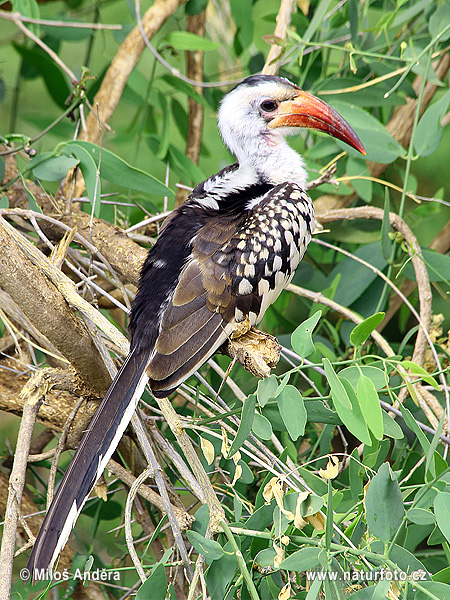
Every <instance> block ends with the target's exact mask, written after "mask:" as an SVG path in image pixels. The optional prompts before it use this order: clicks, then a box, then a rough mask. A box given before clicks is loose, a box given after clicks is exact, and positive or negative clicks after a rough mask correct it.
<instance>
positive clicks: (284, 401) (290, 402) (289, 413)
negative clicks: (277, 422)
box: [277, 385, 306, 442]
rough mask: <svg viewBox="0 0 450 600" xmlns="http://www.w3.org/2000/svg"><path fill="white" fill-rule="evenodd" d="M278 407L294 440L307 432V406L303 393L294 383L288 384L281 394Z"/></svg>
mask: <svg viewBox="0 0 450 600" xmlns="http://www.w3.org/2000/svg"><path fill="white" fill-rule="evenodd" d="M277 401H278V409H279V411H280V414H281V418H282V419H283V423H284V424H285V426H286V430H287V432H288V433H289V436H290V437H291V439H292V440H294V442H295V441H296V440H298V438H299V437H300V436H301V435H303V434H304V433H305V425H306V408H305V404H304V402H303V398H302V395H301V394H300V392H299V391H298V389H297V388H296V387H294V386H293V385H287V386H286V387H285V388H284V390H283V391H282V392H281V394H279V396H278V398H277Z"/></svg>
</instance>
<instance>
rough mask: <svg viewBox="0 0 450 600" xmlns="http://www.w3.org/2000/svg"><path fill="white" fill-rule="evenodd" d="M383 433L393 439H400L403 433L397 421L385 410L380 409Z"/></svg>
mask: <svg viewBox="0 0 450 600" xmlns="http://www.w3.org/2000/svg"><path fill="white" fill-rule="evenodd" d="M382 415H383V429H384V435H387V436H388V437H391V438H393V439H394V440H402V439H403V438H404V433H403V431H402V428H401V427H400V425H399V424H398V423H396V422H395V421H394V419H393V418H392V417H390V416H389V415H388V414H387V412H386V411H384V410H383V411H382Z"/></svg>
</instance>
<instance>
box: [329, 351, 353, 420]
mask: <svg viewBox="0 0 450 600" xmlns="http://www.w3.org/2000/svg"><path fill="white" fill-rule="evenodd" d="M322 362H323V366H324V369H325V376H326V378H327V380H328V383H329V385H330V388H331V397H332V398H333V402H334V406H335V408H336V410H337V411H338V414H339V410H338V408H337V407H338V406H339V408H340V409H341V410H342V409H343V410H349V409H350V408H351V406H352V405H351V402H350V399H349V397H348V395H347V392H346V391H345V387H344V385H343V384H342V381H340V379H339V378H338V376H337V375H336V373H335V372H334V369H333V367H332V365H331V363H330V361H329V360H328V358H324V359H322ZM339 416H340V415H339ZM341 418H342V417H341Z"/></svg>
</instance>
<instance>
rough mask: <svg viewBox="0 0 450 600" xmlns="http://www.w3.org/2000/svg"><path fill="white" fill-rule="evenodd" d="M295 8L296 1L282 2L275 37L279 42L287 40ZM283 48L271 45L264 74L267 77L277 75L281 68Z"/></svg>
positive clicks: (275, 44) (285, 0)
mask: <svg viewBox="0 0 450 600" xmlns="http://www.w3.org/2000/svg"><path fill="white" fill-rule="evenodd" d="M293 8H294V0H281V4H280V10H279V11H278V14H277V19H276V21H277V24H276V27H275V31H274V32H273V35H274V37H275V38H278V39H279V40H285V39H286V33H287V28H288V27H289V24H290V22H291V15H292V10H293ZM282 50H283V48H282V46H280V45H279V44H278V43H274V44H271V46H270V50H269V54H268V55H267V59H266V62H265V65H264V68H263V70H262V72H263V73H264V74H265V75H277V74H278V70H279V68H280V64H279V62H278V59H279V58H280V55H281V53H282Z"/></svg>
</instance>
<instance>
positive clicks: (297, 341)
mask: <svg viewBox="0 0 450 600" xmlns="http://www.w3.org/2000/svg"><path fill="white" fill-rule="evenodd" d="M321 316H322V311H321V310H318V311H317V312H315V313H314V314H313V315H312V317H309V319H306V321H303V323H301V324H300V325H299V326H298V327H297V329H296V330H295V331H294V332H293V333H292V335H291V345H292V348H293V349H294V351H295V352H297V354H298V355H300V356H301V357H302V358H306V357H307V356H310V355H311V354H313V353H314V352H315V351H316V349H315V347H314V342H313V340H312V332H313V330H314V327H315V326H316V325H317V323H318V321H319V319H320V317H321Z"/></svg>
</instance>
